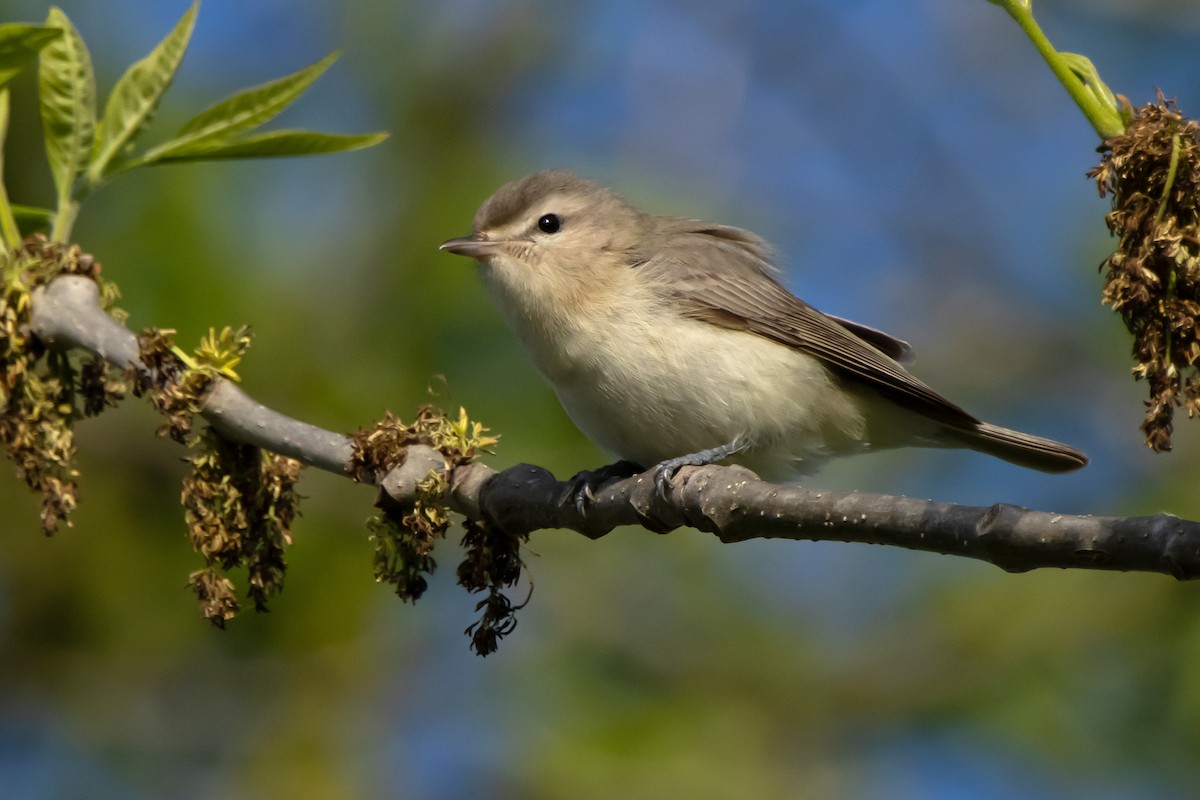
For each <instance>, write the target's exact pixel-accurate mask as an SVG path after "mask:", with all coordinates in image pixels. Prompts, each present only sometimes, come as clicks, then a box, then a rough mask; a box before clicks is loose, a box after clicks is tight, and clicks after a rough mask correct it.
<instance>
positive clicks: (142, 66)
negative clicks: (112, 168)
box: [88, 0, 199, 184]
mask: <svg viewBox="0 0 1200 800" xmlns="http://www.w3.org/2000/svg"><path fill="white" fill-rule="evenodd" d="M198 8H199V0H194V2H193V3H192V5H191V7H190V8H189V9H188V10H187V11H186V12H184V15H183V16H182V17H181V18H180V19H179V22H178V23H176V25H175V28H174V29H173V30H172V31H171V32H170V33H168V34H167V36H166V38H164V39H163V40H162V41H161V42H159V43H158V46H157V47H155V48H154V49H153V50H152V51H150V54H149V55H148V56H146V57H145V58H143V59H142V60H141V61H138V62H137V63H135V64H133V65H132V66H130V67H129V69H128V70H126V71H125V74H124V75H122V76H121V79H120V80H119V81H117V85H116V86H114V87H113V90H112V94H111V95H109V97H108V103H107V105H106V106H105V108H104V119H103V120H102V121H101V122H100V125H99V126H98V127H97V129H96V142H95V145H94V147H93V149H92V160H91V164H90V165H89V166H88V181H89V183H92V184H96V183H99V182H100V180H101V179H103V177H104V175H105V173H106V171H107V170H108V167H109V165H110V163H111V162H112V160H113V159H114V158H117V157H118V156H120V155H121V153H122V152H123V151H124V150H125V149H126V148H127V147H128V146H129V145H131V144H132V143H133V140H134V139H135V138H136V137H137V135H138V133H140V132H141V130H142V129H143V128H144V127H145V126H146V123H147V122H149V121H150V117H151V116H153V114H154V111H155V109H156V108H158V103H159V101H160V100H161V99H162V96H163V94H164V93H165V92H166V91H167V89H168V88H169V87H170V85H171V81H172V80H174V78H175V71H176V70H177V69H178V68H179V62H180V61H182V60H183V54H184V52H185V51H186V50H187V47H188V41H189V40H190V39H191V36H192V29H193V28H194V27H195V25H196V11H197V10H198Z"/></svg>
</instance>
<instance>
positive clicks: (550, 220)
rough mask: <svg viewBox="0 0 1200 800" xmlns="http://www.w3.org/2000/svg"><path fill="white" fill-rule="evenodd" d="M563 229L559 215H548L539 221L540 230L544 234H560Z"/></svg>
mask: <svg viewBox="0 0 1200 800" xmlns="http://www.w3.org/2000/svg"><path fill="white" fill-rule="evenodd" d="M561 227H562V220H561V219H559V218H558V214H546V215H545V216H543V217H542V218H541V219H539V220H538V230H539V231H541V232H542V233H558V229H559V228H561Z"/></svg>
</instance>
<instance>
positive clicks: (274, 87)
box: [139, 53, 337, 163]
mask: <svg viewBox="0 0 1200 800" xmlns="http://www.w3.org/2000/svg"><path fill="white" fill-rule="evenodd" d="M335 60H337V53H330V54H329V55H327V56H325V58H323V59H321V60H320V61H318V62H317V63H315V64H311V65H309V66H307V67H305V68H304V69H302V70H300V71H298V72H293V73H292V74H291V75H287V76H285V77H282V78H278V79H276V80H273V81H271V82H269V83H264V84H262V85H261V86H255V87H253V88H250V89H246V90H244V91H241V92H238V93H237V94H235V95H232V96H231V97H228V98H226V99H224V100H222V101H221V102H219V103H217V104H216V105H214V106H211V107H209V108H208V109H206V110H204V111H201V112H200V113H199V114H197V115H196V116H195V117H193V118H192V119H190V120H189V121H188V122H187V123H186V124H185V125H184V126H183V127H182V128H181V129H180V130H179V134H178V135H177V136H176V137H175V138H174V139H172V140H171V141H169V142H166V143H164V144H161V145H159V146H158V147H155V148H153V149H151V150H150V151H148V152H147V153H146V154H145V156H143V157H142V159H139V161H140V162H141V163H153V162H156V161H163V160H166V159H169V158H173V157H174V156H176V155H178V154H179V153H187V152H194V151H195V148H197V147H205V146H213V145H216V144H219V143H223V142H226V141H228V140H229V139H231V138H233V137H234V136H236V135H237V134H239V133H243V132H244V131H249V130H253V129H254V128H257V127H258V126H260V125H262V124H263V123H264V122H267V121H268V120H270V119H272V118H273V117H275V116H276V115H277V114H278V113H279V112H280V111H283V110H284V109H285V108H287V107H288V106H289V105H291V104H292V103H293V102H295V100H296V98H298V97H299V96H300V95H301V94H303V93H304V90H305V89H307V88H308V87H309V86H310V85H312V82H313V81H315V80H316V79H317V78H319V77H320V76H321V73H323V72H324V71H325V70H327V69H329V65H330V64H332V63H333V62H334V61H335Z"/></svg>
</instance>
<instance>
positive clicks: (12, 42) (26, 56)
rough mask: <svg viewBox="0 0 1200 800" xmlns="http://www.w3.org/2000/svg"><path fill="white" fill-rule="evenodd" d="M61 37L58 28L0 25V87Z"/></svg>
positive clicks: (15, 24)
mask: <svg viewBox="0 0 1200 800" xmlns="http://www.w3.org/2000/svg"><path fill="white" fill-rule="evenodd" d="M59 36H62V31H61V30H59V29H58V28H48V27H46V26H45V25H20V24H17V23H9V24H7V25H0V86H3V85H4V84H6V83H8V82H9V81H10V80H11V79H12V77H13V76H14V75H16V74H17V73H18V72H20V71H21V70H23V69H24V68H25V65H26V64H28V63H29V62H30V61H32V60H33V59H34V58H35V57H36V56H37V54H38V52H40V51H41V49H42V48H43V47H45V46H46V45H48V44H50V42H52V41H53V40H55V39H57V38H58V37H59Z"/></svg>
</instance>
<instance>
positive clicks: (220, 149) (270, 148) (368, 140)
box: [146, 131, 388, 164]
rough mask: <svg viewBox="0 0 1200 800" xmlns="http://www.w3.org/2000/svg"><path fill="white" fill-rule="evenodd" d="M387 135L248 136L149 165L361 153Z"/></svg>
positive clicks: (180, 152) (286, 133) (176, 153)
mask: <svg viewBox="0 0 1200 800" xmlns="http://www.w3.org/2000/svg"><path fill="white" fill-rule="evenodd" d="M387 136H388V135H387V134H386V133H362V134H353V135H344V134H337V133H318V132H316V131H271V132H269V133H260V134H255V135H253V136H247V137H245V138H244V139H237V140H235V141H225V142H213V143H210V144H193V145H192V146H190V147H180V148H176V149H174V150H173V151H171V152H169V153H167V154H166V155H162V156H159V157H157V158H155V159H154V160H153V161H147V162H146V163H148V164H167V163H178V162H182V161H217V160H222V159H230V158H278V157H280V156H308V155H316V154H318V153H339V152H343V151H345V150H360V149H362V148H364V147H371V146H373V145H376V144H379V143H380V142H382V141H383V140H384V139H386V138H387Z"/></svg>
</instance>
